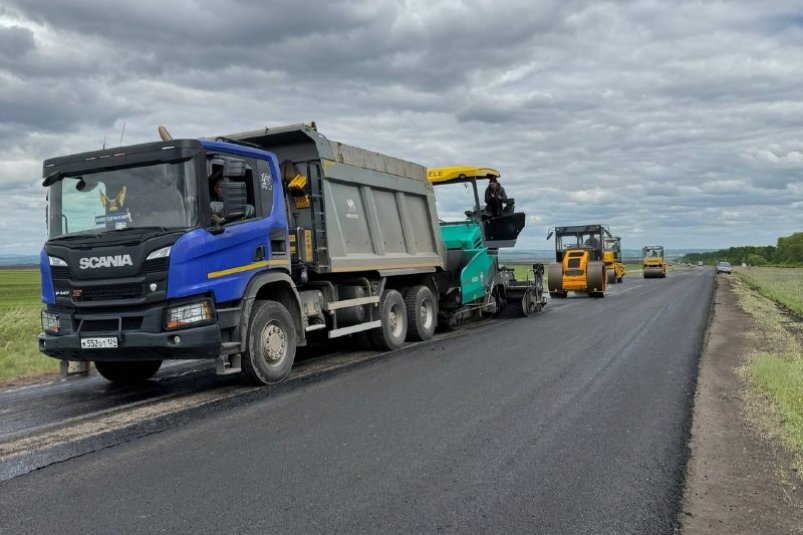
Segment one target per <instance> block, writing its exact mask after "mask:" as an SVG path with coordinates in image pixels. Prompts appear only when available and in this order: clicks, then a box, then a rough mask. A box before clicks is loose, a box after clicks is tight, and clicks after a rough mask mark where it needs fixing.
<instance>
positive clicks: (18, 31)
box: [0, 26, 36, 58]
mask: <svg viewBox="0 0 803 535" xmlns="http://www.w3.org/2000/svg"><path fill="white" fill-rule="evenodd" d="M35 47H36V43H35V42H34V38H33V32H32V31H31V30H29V29H28V28H21V27H19V26H11V27H8V28H2V27H0V57H5V58H9V57H16V58H18V57H22V56H24V55H25V54H26V53H28V52H30V51H31V50H33V49H34V48H35Z"/></svg>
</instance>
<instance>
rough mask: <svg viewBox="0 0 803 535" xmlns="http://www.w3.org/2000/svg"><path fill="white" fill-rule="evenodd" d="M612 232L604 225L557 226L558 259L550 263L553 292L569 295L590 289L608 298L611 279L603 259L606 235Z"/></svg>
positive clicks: (549, 276) (549, 278)
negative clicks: (607, 291) (569, 293)
mask: <svg viewBox="0 0 803 535" xmlns="http://www.w3.org/2000/svg"><path fill="white" fill-rule="evenodd" d="M606 233H607V235H610V233H608V230H607V228H606V227H604V226H603V225H577V226H570V227H555V228H554V229H551V230H550V232H549V234H548V235H547V238H546V239H547V240H548V239H549V238H551V237H552V235H553V234H554V235H555V260H556V262H552V263H550V264H549V271H548V274H547V279H548V280H547V284H548V286H549V295H550V296H552V297H566V295H567V294H568V292H587V293H588V295H589V296H591V297H605V291H606V290H607V289H608V279H607V274H606V267H605V262H604V260H603V236H605V235H606Z"/></svg>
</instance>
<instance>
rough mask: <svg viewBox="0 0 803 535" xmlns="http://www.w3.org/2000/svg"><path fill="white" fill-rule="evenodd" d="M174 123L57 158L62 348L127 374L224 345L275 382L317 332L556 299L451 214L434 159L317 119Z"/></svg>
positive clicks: (234, 366) (53, 238)
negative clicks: (229, 126) (244, 127)
mask: <svg viewBox="0 0 803 535" xmlns="http://www.w3.org/2000/svg"><path fill="white" fill-rule="evenodd" d="M160 133H161V134H162V140H161V141H158V142H153V143H145V144H140V145H133V146H127V147H119V148H113V149H105V150H100V151H94V152H87V153H82V154H74V155H69V156H63V157H57V158H52V159H48V160H46V161H45V162H44V170H43V177H44V182H43V185H44V186H45V187H46V188H48V207H47V226H48V240H47V242H46V243H45V246H44V248H43V250H42V253H41V280H42V300H43V302H44V304H45V308H44V310H43V311H42V329H43V333H42V334H41V335H40V337H39V348H40V350H41V351H42V352H43V353H45V354H46V355H48V356H51V357H54V358H58V359H62V360H68V361H91V362H94V363H95V366H96V368H97V370H98V371H99V372H100V374H101V375H103V376H104V377H106V378H107V379H109V380H111V381H114V382H119V383H136V382H140V381H144V380H146V379H148V378H150V377H152V376H153V375H154V374H155V373H156V372H157V370H158V369H159V367H160V366H161V364H162V361H164V360H166V359H198V358H209V359H216V360H217V370H218V373H221V374H228V373H241V374H242V376H243V378H244V379H245V380H246V381H247V382H249V383H253V384H268V383H272V382H276V381H280V380H282V379H283V378H285V377H286V376H287V375H288V373H289V372H290V369H291V368H292V365H293V361H294V358H295V352H296V347H297V346H301V345H305V344H306V343H307V342H308V341H309V340H310V339H311V338H312V337H322V338H324V339H325V338H330V339H331V338H337V337H343V336H349V337H352V338H354V339H355V341H356V342H358V343H360V344H363V345H369V346H371V347H374V348H377V349H387V350H392V349H397V348H399V347H401V346H402V345H403V343H404V342H405V340H426V339H429V338H431V337H432V336H433V334H434V332H435V328H436V326H437V324H438V321H439V318H440V320H441V321H442V322H443V324H444V325H446V326H450V325H451V326H453V325H454V324H456V323H457V322H458V321H459V320H461V319H462V318H465V317H469V316H472V315H475V314H477V315H479V314H493V313H497V312H499V310H500V307H501V306H502V305H504V304H505V303H506V301H505V300H504V299H503V298H504V297H509V296H513V297H514V298H515V299H516V303H517V308H520V309H521V311H522V315H530V314H532V313H533V312H535V311H537V310H539V309H540V307H541V306H543V303H544V301H543V284H542V280H541V277H540V273H541V272H542V271H543V270H542V268H539V267H538V266H536V267H534V269H533V270H532V277H531V278H530V277H529V276H528V277H527V280H525V281H516V280H515V277H513V276H512V272H510V271H509V270H505V269H504V268H502V267H501V266H499V264H498V260H497V258H496V256H495V255H494V250H491V251H489V250H488V248H487V247H486V246H485V245H484V242H483V240H484V235H483V230H482V225H481V222H480V221H479V220H476V219H472V218H469V219H467V220H466V221H463V222H460V223H458V224H457V225H456V226H455V224H450V225H447V227H448V228H445V229H444V230H441V225H440V224H439V220H438V215H437V213H436V208H435V197H434V190H433V187H432V184H431V183H430V182H429V181H428V180H427V172H426V171H427V170H426V168H425V167H423V166H420V165H417V164H415V163H411V162H407V161H404V160H400V159H397V158H392V157H389V156H385V155H381V154H378V153H375V152H370V151H367V150H363V149H359V148H356V147H352V146H349V145H345V144H342V143H338V142H334V141H330V140H328V139H327V138H326V137H324V136H323V135H322V134H320V133H319V132H318V131H317V128H316V127H315V125H314V124H311V125H304V124H299V125H291V126H286V127H278V128H266V129H262V130H257V131H253V132H244V133H240V134H233V135H230V136H223V137H218V138H215V139H198V140H196V139H185V140H174V139H172V138H171V136H170V135H169V134H168V133H167V132H166V130H164V129H161V128H160ZM520 230H521V229H520V228H517V229H516V230H515V234H518V232H519V231H520ZM444 237H446V239H444ZM512 238H513V242H515V236H512ZM508 243H511V242H510V241H509V240H508ZM480 257H481V258H482V259H483V260H482V261H479V262H478V258H480ZM476 266H481V269H480V271H481V273H479V272H478V273H470V272H469V271H470V270H475V269H478V268H477V267H476ZM539 269H540V271H539ZM478 279H480V283H479V291H477V280H478ZM469 285H471V288H470V291H465V292H464V289H465V288H467V287H468V286H469ZM519 301H520V302H521V303H522V304H521V306H520V307H519V306H518V302H519ZM444 320H445V321H444Z"/></svg>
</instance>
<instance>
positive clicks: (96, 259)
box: [79, 254, 134, 269]
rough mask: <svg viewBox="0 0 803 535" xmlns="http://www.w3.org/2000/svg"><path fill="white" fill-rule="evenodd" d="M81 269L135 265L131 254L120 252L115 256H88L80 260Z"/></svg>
mask: <svg viewBox="0 0 803 535" xmlns="http://www.w3.org/2000/svg"><path fill="white" fill-rule="evenodd" d="M79 265H80V267H81V269H97V268H107V267H123V266H133V265H134V263H133V262H131V255H127V254H118V255H115V256H87V257H84V258H82V259H81V260H80V261H79Z"/></svg>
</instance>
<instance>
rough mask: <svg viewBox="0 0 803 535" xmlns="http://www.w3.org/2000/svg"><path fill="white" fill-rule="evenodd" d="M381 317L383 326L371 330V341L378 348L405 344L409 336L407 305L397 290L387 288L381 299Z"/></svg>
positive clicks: (392, 347)
mask: <svg viewBox="0 0 803 535" xmlns="http://www.w3.org/2000/svg"><path fill="white" fill-rule="evenodd" d="M379 319H380V320H381V321H382V326H381V327H379V328H378V329H374V330H372V331H369V332H370V334H369V335H368V336H369V337H370V339H371V343H372V344H373V345H374V347H376V348H377V349H387V350H391V351H392V350H394V349H399V348H400V347H401V346H403V345H404V339H405V338H406V337H407V307H405V305H404V298H402V295H401V294H400V293H399V292H398V291H396V290H385V291H384V292H383V293H382V299H380V301H379Z"/></svg>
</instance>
